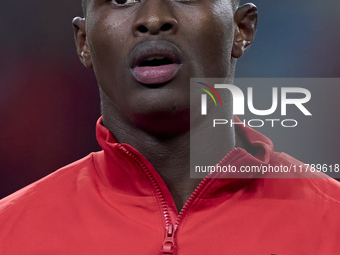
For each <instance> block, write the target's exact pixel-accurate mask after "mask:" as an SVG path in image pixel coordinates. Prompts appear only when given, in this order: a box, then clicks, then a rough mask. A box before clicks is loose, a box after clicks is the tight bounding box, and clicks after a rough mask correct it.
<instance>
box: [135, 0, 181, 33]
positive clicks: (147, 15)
mask: <svg viewBox="0 0 340 255" xmlns="http://www.w3.org/2000/svg"><path fill="white" fill-rule="evenodd" d="M135 17H136V18H135V21H134V24H133V27H132V30H133V34H134V36H136V37H138V36H145V35H158V34H162V35H170V34H175V33H176V32H177V29H178V22H177V20H176V18H175V16H174V12H173V8H172V6H171V3H170V1H169V0H142V2H141V3H140V6H139V8H138V10H137V15H136V16H135Z"/></svg>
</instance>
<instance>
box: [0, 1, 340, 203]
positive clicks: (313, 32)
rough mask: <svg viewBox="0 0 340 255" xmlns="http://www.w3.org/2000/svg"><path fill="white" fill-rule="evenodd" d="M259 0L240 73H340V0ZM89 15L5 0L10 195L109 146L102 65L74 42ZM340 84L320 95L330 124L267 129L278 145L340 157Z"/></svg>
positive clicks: (3, 97) (3, 123)
mask: <svg viewBox="0 0 340 255" xmlns="http://www.w3.org/2000/svg"><path fill="white" fill-rule="evenodd" d="M253 2H254V3H255V4H256V5H257V6H258V8H259V15H260V19H259V27H258V33H257V35H256V40H255V42H254V44H253V45H252V47H251V49H250V50H249V52H248V53H247V54H246V55H245V56H244V57H242V58H241V59H240V60H239V62H238V67H237V77H259V78H265V77H268V78H290V77H291V78H292V77H294V78H307V77H308V78H337V77H339V76H340V65H339V64H338V61H339V60H340V56H339V54H338V52H339V47H338V46H339V44H340V31H339V25H340V15H339V14H338V12H339V9H340V1H338V0H323V1H320V0H299V1H295V0H276V1H268V0H254V1H253ZM81 15H82V11H81V0H76V1H70V0H59V1H42V0H17V1H11V0H3V1H2V5H1V8H0V31H1V32H0V39H1V40H0V46H1V47H0V59H1V68H0V198H2V197H4V196H6V195H8V194H10V193H12V192H14V191H16V190H18V189H20V188H22V187H24V186H26V185H27V184H30V183H32V182H34V181H36V180H38V179H40V178H41V177H43V176H46V175H47V174H49V173H51V172H53V171H55V170H56V169H58V168H60V167H62V166H64V165H66V164H68V163H71V162H73V161H75V160H77V159H80V158H82V157H84V156H86V155H87V154H89V153H90V152H92V151H97V150H100V147H99V146H98V145H97V142H96V139H95V123H96V120H97V119H98V117H99V116H100V104H99V93H98V89H97V84H96V81H95V79H94V76H93V74H92V70H89V69H85V68H84V67H83V66H82V65H81V64H80V62H79V60H78V57H77V55H76V52H75V46H74V43H73V28H72V25H71V21H72V18H73V17H75V16H81ZM327 89H328V88H326V90H327ZM338 92H340V86H339V89H338V87H337V86H333V88H332V89H329V92H328V91H326V93H328V94H329V96H330V97H331V98H332V100H333V101H332V100H329V99H328V98H327V95H326V96H325V97H326V99H324V100H314V104H315V105H316V107H317V106H318V105H322V104H324V103H327V105H328V106H327V107H329V108H331V109H332V111H328V112H327V113H326V114H324V116H322V117H323V119H321V120H319V119H317V120H315V121H316V122H318V123H319V122H320V123H321V124H322V123H324V124H325V125H327V126H331V129H329V130H326V131H325V130H323V129H322V125H321V126H320V127H321V128H320V127H318V128H314V127H311V128H309V129H308V130H305V131H306V132H305V131H304V130H302V131H301V130H300V131H299V133H295V134H293V135H292V136H288V135H287V134H285V133H280V132H277V131H275V132H276V133H275V132H274V133H273V132H272V133H271V131H268V133H266V132H264V133H265V134H267V135H268V136H269V137H270V138H271V139H272V140H274V144H275V145H276V149H277V150H278V151H286V152H288V153H289V154H291V155H293V156H295V157H297V158H299V159H300V160H302V161H304V162H311V160H314V161H313V162H311V163H323V162H315V156H316V155H323V158H322V160H325V161H327V162H325V163H328V162H329V163H331V162H332V163H340V160H339V162H336V160H337V158H338V156H337V154H338V152H339V150H340V147H339V144H340V143H339V142H340V137H339V135H338V134H337V132H338V130H339V128H340V125H339V123H338V122H339V121H336V119H337V118H338V116H337V115H338V114H337V109H338V106H339V103H338V101H339V100H338V98H337V95H338ZM312 96H313V93H312ZM312 99H313V97H312ZM330 118H332V119H333V120H334V122H332V120H330ZM338 119H340V118H338ZM272 131H273V130H272ZM307 131H308V132H307ZM302 133H303V134H304V135H301V134H302ZM305 133H306V134H305ZM292 143H293V144H294V146H292ZM306 148H309V150H308V153H306ZM310 148H314V149H312V150H310ZM329 155H330V156H329Z"/></svg>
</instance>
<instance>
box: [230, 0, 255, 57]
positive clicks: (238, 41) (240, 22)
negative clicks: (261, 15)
mask: <svg viewBox="0 0 340 255" xmlns="http://www.w3.org/2000/svg"><path fill="white" fill-rule="evenodd" d="M234 21H235V34H234V45H233V50H232V56H233V57H234V58H239V57H241V56H242V55H243V54H244V53H245V52H246V51H247V50H248V48H249V46H250V44H251V43H252V42H253V40H254V37H255V32H256V27H257V7H256V6H255V5H254V4H250V3H249V4H245V5H242V6H240V7H239V8H238V9H237V11H236V12H235V15H234Z"/></svg>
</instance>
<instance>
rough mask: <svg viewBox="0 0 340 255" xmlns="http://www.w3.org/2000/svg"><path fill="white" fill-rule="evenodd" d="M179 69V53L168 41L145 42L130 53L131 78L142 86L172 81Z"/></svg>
mask: <svg viewBox="0 0 340 255" xmlns="http://www.w3.org/2000/svg"><path fill="white" fill-rule="evenodd" d="M180 67H181V52H180V50H179V49H178V48H177V47H176V46H174V45H173V44H172V43H170V42H168V41H147V42H143V43H141V44H139V45H137V46H136V47H135V48H134V49H133V50H132V51H131V52H130V68H131V71H132V75H133V77H134V78H135V79H136V80H137V81H138V82H140V83H143V84H163V83H166V82H168V81H170V80H172V79H173V78H174V77H175V75H176V74H177V72H178V70H179V69H180Z"/></svg>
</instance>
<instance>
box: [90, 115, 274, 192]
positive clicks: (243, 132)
mask: <svg viewBox="0 0 340 255" xmlns="http://www.w3.org/2000/svg"><path fill="white" fill-rule="evenodd" d="M234 118H235V122H240V120H239V119H238V118H237V117H236V116H234ZM235 129H236V134H237V135H238V137H239V139H241V140H242V142H243V144H245V145H246V149H247V150H245V149H242V148H237V149H234V150H233V151H231V152H230V153H229V154H228V155H227V156H226V157H225V158H224V159H222V161H221V162H220V164H221V165H229V164H230V165H233V166H236V168H237V169H239V168H240V167H241V166H260V165H267V164H268V163H269V161H270V159H271V156H272V153H273V143H272V141H271V140H270V139H269V138H267V137H266V136H264V135H262V134H261V133H259V132H257V131H255V130H253V129H252V128H250V127H248V126H245V127H244V126H243V125H235ZM96 135H97V140H98V143H99V145H100V146H101V148H102V149H103V152H101V153H98V154H97V156H96V157H95V162H94V163H95V167H96V171H97V173H98V175H99V177H100V178H101V180H102V182H103V183H104V184H105V185H106V186H107V187H109V188H110V189H112V190H113V191H115V192H119V193H123V194H125V195H130V196H152V195H154V192H155V190H154V188H153V186H152V185H151V182H152V181H156V182H157V183H158V185H159V187H160V188H161V190H163V193H164V194H165V195H166V196H170V197H171V195H170V193H169V192H168V190H167V188H166V185H165V184H164V182H163V180H162V178H161V177H160V176H159V174H158V173H157V171H156V170H155V169H154V167H153V166H152V165H151V163H150V162H149V161H148V160H147V159H146V158H145V157H144V156H143V155H142V154H141V153H139V152H138V151H137V150H136V149H135V148H133V147H132V146H130V145H128V144H120V143H118V142H117V140H116V139H115V137H114V136H113V135H112V134H111V133H110V131H109V130H108V129H107V128H106V127H104V126H103V124H102V117H101V118H99V119H98V121H97V125H96ZM247 151H250V152H252V154H251V153H248V152H247ZM150 175H151V177H152V178H151V179H150ZM214 177H217V178H212V179H211V180H209V182H208V185H207V187H206V188H205V190H204V194H202V196H201V197H202V198H208V197H219V196H222V195H224V194H226V193H230V192H235V191H236V190H239V189H240V188H243V187H244V186H246V185H248V184H249V183H250V182H251V181H252V180H253V179H254V178H256V177H258V176H257V174H255V173H242V174H240V173H238V174H232V175H225V174H223V173H219V174H217V175H214Z"/></svg>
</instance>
